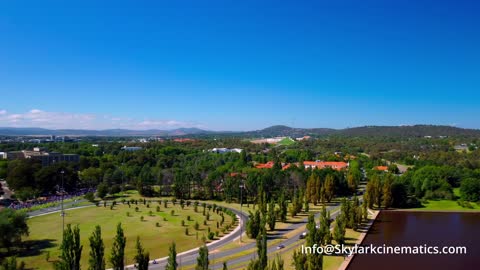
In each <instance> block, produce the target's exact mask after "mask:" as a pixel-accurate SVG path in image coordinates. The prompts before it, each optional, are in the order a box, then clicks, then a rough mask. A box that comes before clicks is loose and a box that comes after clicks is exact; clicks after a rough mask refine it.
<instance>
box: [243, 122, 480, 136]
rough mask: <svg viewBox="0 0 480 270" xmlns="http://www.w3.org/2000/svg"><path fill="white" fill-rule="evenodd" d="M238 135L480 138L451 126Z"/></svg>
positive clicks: (284, 128) (267, 131)
mask: <svg viewBox="0 0 480 270" xmlns="http://www.w3.org/2000/svg"><path fill="white" fill-rule="evenodd" d="M236 135H243V136H245V137H276V136H289V137H292V138H295V137H302V136H307V135H309V136H331V135H339V136H347V137H359V136H361V137H363V136H370V137H425V136H431V137H440V136H448V137H452V136H461V137H480V130H477V129H463V128H457V127H451V126H433V125H415V126H365V127H355V128H346V129H328V128H291V127H287V126H272V127H269V128H266V129H262V130H256V131H249V132H242V133H240V134H236Z"/></svg>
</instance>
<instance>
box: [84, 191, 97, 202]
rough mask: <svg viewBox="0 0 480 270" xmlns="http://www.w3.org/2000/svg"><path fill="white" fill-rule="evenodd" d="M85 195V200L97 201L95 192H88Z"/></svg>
mask: <svg viewBox="0 0 480 270" xmlns="http://www.w3.org/2000/svg"><path fill="white" fill-rule="evenodd" d="M83 197H84V198H85V200H87V201H89V202H94V201H95V194H93V192H88V193H87V194H85V196H83Z"/></svg>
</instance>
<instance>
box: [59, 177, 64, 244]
mask: <svg viewBox="0 0 480 270" xmlns="http://www.w3.org/2000/svg"><path fill="white" fill-rule="evenodd" d="M64 173H65V171H64V170H61V171H60V174H61V175H62V188H61V190H60V191H61V192H62V203H61V204H62V212H61V216H62V237H63V234H64V233H65V211H64V209H63V195H64V193H65V189H64V186H63V174H64Z"/></svg>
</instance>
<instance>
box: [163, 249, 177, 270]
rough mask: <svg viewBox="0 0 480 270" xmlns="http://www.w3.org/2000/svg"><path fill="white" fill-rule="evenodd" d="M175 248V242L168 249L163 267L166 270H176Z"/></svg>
mask: <svg viewBox="0 0 480 270" xmlns="http://www.w3.org/2000/svg"><path fill="white" fill-rule="evenodd" d="M177 266H178V264H177V248H176V245H175V242H173V243H172V244H171V245H170V247H169V248H168V260H167V265H166V267H165V269H166V270H177Z"/></svg>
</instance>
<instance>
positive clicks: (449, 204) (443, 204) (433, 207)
mask: <svg viewBox="0 0 480 270" xmlns="http://www.w3.org/2000/svg"><path fill="white" fill-rule="evenodd" d="M470 205H471V206H473V208H466V207H462V206H460V205H459V204H458V203H457V201H452V200H437V201H428V202H427V203H424V204H423V206H424V207H422V208H415V209H411V210H415V211H479V210H480V206H479V205H478V204H477V203H470ZM409 210H410V209H409Z"/></svg>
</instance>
